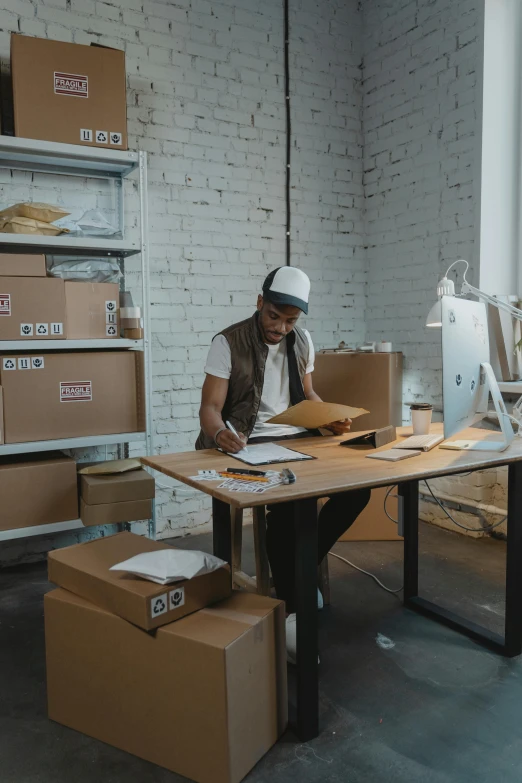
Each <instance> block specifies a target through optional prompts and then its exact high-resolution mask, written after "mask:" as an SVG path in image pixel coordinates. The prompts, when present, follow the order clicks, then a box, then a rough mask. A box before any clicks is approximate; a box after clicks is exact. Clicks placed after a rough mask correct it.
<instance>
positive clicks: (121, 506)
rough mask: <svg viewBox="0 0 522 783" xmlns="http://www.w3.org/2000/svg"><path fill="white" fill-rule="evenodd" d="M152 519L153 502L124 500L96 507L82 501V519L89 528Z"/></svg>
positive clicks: (100, 504) (96, 505) (99, 504)
mask: <svg viewBox="0 0 522 783" xmlns="http://www.w3.org/2000/svg"><path fill="white" fill-rule="evenodd" d="M151 518H152V500H123V501H121V502H119V503H96V504H95V505H94V506H89V505H88V504H87V503H86V502H85V501H84V500H83V499H82V500H80V519H81V520H82V522H83V524H84V525H86V526H87V527H91V526H92V525H116V524H118V523H120V522H138V521H139V520H141V519H151Z"/></svg>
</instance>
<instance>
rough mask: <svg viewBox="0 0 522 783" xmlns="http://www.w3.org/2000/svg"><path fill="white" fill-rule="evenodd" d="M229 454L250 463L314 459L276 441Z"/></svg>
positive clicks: (262, 463) (264, 463)
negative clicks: (286, 447) (279, 444)
mask: <svg viewBox="0 0 522 783" xmlns="http://www.w3.org/2000/svg"><path fill="white" fill-rule="evenodd" d="M229 456H231V457H234V458H235V459H239V460H241V462H246V463H247V464H248V465H269V464H271V463H273V462H294V461H295V460H304V459H313V457H310V456H309V455H308V454H301V452H300V451H292V450H291V449H285V447H284V446H278V445H277V444H276V443H260V444H259V445H257V446H256V445H254V446H248V448H247V449H242V450H241V451H238V453H237V454H230V455H229Z"/></svg>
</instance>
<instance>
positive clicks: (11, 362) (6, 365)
mask: <svg viewBox="0 0 522 783" xmlns="http://www.w3.org/2000/svg"><path fill="white" fill-rule="evenodd" d="M2 369H4V370H16V359H9V358H7V359H3V361H2Z"/></svg>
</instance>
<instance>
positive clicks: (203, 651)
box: [44, 590, 288, 783]
mask: <svg viewBox="0 0 522 783" xmlns="http://www.w3.org/2000/svg"><path fill="white" fill-rule="evenodd" d="M44 608H45V644H46V657H47V697H48V707H49V717H50V718H51V719H52V720H55V721H57V722H58V723H62V724H63V725H65V726H69V727H70V728H72V729H76V730H77V731H81V732H83V733H84V734H87V735H88V736H90V737H95V738H96V739H98V740H101V741H102V742H106V743H108V744H109V745H113V746H114V747H116V748H120V749H121V750H124V751H127V752H128V753H132V754H134V755H135V756H138V757H139V758H143V759H146V760H147V761H150V762H152V763H154V764H158V765H159V766H161V767H165V768H166V769H169V770H171V771H172V772H176V773H177V774H178V775H184V776H185V777H187V778H191V779H192V780H195V781H197V782H198V783H239V781H241V780H242V779H243V778H244V777H245V776H246V775H247V774H248V772H250V770H251V769H252V768H253V767H254V765H255V764H256V763H257V762H258V761H259V760H260V759H261V758H262V757H263V756H264V754H265V753H267V751H268V750H270V748H271V747H272V745H274V743H275V742H277V740H278V738H279V737H280V736H281V734H282V733H283V732H284V730H285V727H286V725H287V709H288V701H287V699H288V696H287V681H286V652H285V633H284V620H285V615H284V605H283V603H282V602H280V601H274V600H273V599H271V598H266V597H264V596H260V595H250V594H248V593H234V595H232V597H230V598H229V599H228V600H226V601H223V602H221V603H219V604H217V605H214V606H213V607H211V608H208V609H203V610H202V611H200V612H196V613H195V614H191V615H190V617H184V618H183V619H182V620H179V621H178V622H173V623H170V624H169V625H164V626H163V627H162V628H159V629H158V630H157V631H156V632H155V634H147V633H145V632H144V631H142V630H141V629H140V628H136V627H135V626H134V625H131V624H130V623H128V622H126V621H125V620H122V619H121V618H120V617H118V616H116V615H114V614H112V613H110V612H109V611H107V610H106V609H104V608H100V607H98V606H95V605H94V604H92V603H89V602H88V601H86V600H84V599H82V598H79V597H77V596H75V595H73V594H72V593H69V592H67V591H66V590H54V591H52V592H50V593H47V595H46V596H45V599H44Z"/></svg>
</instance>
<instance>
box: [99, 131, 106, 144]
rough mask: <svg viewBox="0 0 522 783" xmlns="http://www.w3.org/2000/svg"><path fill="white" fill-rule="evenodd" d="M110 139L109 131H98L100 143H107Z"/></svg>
mask: <svg viewBox="0 0 522 783" xmlns="http://www.w3.org/2000/svg"><path fill="white" fill-rule="evenodd" d="M108 139H109V134H108V133H107V131H99V130H97V131H96V141H97V142H98V144H107V141H108Z"/></svg>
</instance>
